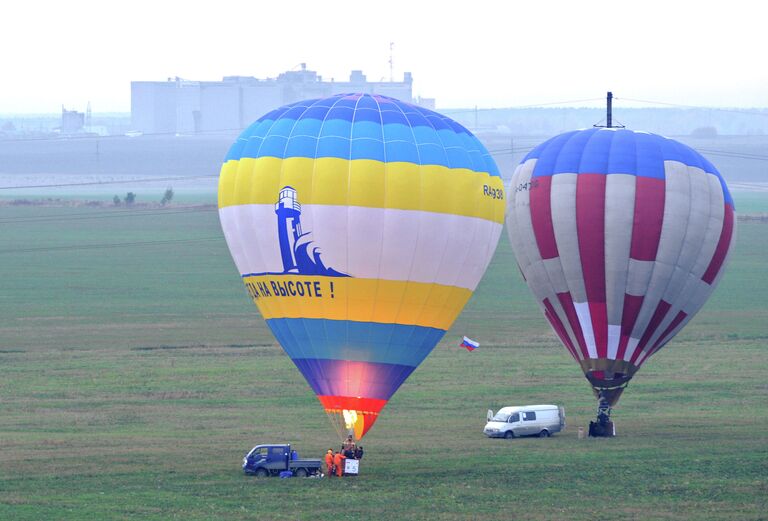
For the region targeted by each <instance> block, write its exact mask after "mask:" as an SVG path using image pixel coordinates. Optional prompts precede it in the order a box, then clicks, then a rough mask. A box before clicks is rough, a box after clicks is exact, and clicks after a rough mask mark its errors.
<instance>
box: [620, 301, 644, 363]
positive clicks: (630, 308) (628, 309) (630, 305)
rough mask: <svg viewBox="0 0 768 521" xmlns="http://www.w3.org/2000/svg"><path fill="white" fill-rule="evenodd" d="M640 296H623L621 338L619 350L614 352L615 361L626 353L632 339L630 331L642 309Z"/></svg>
mask: <svg viewBox="0 0 768 521" xmlns="http://www.w3.org/2000/svg"><path fill="white" fill-rule="evenodd" d="M644 298H645V297H643V296H640V295H628V294H626V293H625V294H624V307H623V309H622V312H621V336H620V339H619V348H618V350H617V351H616V359H617V360H621V359H622V358H624V354H625V353H626V351H627V344H628V343H629V339H630V338H631V337H632V329H634V327H635V322H636V321H637V315H639V314H640V308H641V307H643V299H644Z"/></svg>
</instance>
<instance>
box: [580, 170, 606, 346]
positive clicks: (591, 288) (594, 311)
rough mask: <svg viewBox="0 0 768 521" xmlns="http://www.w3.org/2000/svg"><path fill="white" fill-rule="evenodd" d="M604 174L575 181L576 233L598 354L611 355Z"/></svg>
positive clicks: (581, 177) (591, 175)
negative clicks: (609, 343)
mask: <svg viewBox="0 0 768 521" xmlns="http://www.w3.org/2000/svg"><path fill="white" fill-rule="evenodd" d="M606 179H607V176H606V175H603V174H579V176H578V178H577V180H576V232H577V234H578V236H579V256H580V257H581V271H582V273H583V274H584V286H585V288H586V290H587V302H589V314H590V317H591V319H592V332H593V334H594V337H595V347H596V349H597V355H598V357H600V358H605V357H606V356H607V354H608V315H607V310H606V305H605V183H606Z"/></svg>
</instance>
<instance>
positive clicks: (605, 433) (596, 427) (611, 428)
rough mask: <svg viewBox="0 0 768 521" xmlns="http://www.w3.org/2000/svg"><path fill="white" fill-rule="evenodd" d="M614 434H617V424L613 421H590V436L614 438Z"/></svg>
mask: <svg viewBox="0 0 768 521" xmlns="http://www.w3.org/2000/svg"><path fill="white" fill-rule="evenodd" d="M614 436H616V426H615V425H614V424H613V422H612V421H608V422H605V423H602V422H589V437H590V438H613V437H614Z"/></svg>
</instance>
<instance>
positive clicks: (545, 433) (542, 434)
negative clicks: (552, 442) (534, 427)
mask: <svg viewBox="0 0 768 521" xmlns="http://www.w3.org/2000/svg"><path fill="white" fill-rule="evenodd" d="M539 438H549V431H548V430H547V429H544V430H543V431H541V432H540V433H539Z"/></svg>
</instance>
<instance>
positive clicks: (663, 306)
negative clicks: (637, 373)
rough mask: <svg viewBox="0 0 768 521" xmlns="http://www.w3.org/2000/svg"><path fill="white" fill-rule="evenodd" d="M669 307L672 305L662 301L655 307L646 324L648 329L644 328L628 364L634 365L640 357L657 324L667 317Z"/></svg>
mask: <svg viewBox="0 0 768 521" xmlns="http://www.w3.org/2000/svg"><path fill="white" fill-rule="evenodd" d="M671 307H672V305H671V304H670V303H669V302H665V301H663V300H660V301H659V304H658V305H657V306H656V311H654V312H653V316H652V317H651V321H650V322H649V323H648V327H646V328H645V332H643V336H642V337H641V338H640V343H639V344H637V349H636V350H635V352H634V354H633V355H632V359H631V360H630V362H632V363H633V364H634V363H635V362H636V361H637V358H638V357H639V356H640V353H641V352H642V351H643V349H644V348H645V346H646V345H647V344H648V341H649V340H650V339H651V337H652V336H653V334H654V333H655V332H656V329H657V328H658V327H659V324H661V322H662V321H663V320H664V317H665V316H666V315H667V312H669V308H671Z"/></svg>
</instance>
